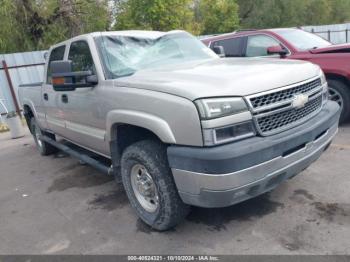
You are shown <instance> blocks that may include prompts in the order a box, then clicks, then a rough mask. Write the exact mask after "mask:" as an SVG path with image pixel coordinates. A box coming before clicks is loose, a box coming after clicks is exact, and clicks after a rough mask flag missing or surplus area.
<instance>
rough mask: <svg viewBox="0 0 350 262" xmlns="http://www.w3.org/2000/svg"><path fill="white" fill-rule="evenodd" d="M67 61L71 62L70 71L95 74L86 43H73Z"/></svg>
mask: <svg viewBox="0 0 350 262" xmlns="http://www.w3.org/2000/svg"><path fill="white" fill-rule="evenodd" d="M68 60H71V61H72V71H73V72H77V71H92V72H95V67H94V62H93V59H92V56H91V52H90V48H89V45H88V43H87V42H86V41H77V42H73V43H72V44H71V46H70V50H69V55H68Z"/></svg>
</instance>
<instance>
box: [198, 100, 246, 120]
mask: <svg viewBox="0 0 350 262" xmlns="http://www.w3.org/2000/svg"><path fill="white" fill-rule="evenodd" d="M195 103H196V105H197V108H198V111H199V115H200V117H201V119H204V120H206V119H213V118H218V117H223V116H228V115H233V114H237V113H240V112H243V111H248V108H247V105H246V103H245V102H244V100H243V99H242V98H239V97H231V98H207V99H200V100H197V101H195Z"/></svg>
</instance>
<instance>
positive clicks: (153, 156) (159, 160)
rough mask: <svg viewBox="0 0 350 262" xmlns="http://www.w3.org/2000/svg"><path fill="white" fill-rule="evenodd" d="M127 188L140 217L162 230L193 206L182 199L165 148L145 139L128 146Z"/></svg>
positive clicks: (124, 169) (124, 163) (125, 156)
mask: <svg viewBox="0 0 350 262" xmlns="http://www.w3.org/2000/svg"><path fill="white" fill-rule="evenodd" d="M121 167H122V168H121V173H122V180H123V185H124V188H125V191H126V193H127V195H128V198H129V201H130V203H131V205H132V207H133V208H134V209H135V210H136V213H137V214H138V216H139V217H140V218H141V219H142V220H143V221H144V222H145V223H146V224H148V225H149V226H151V227H152V228H154V229H156V230H159V231H163V230H168V229H170V228H172V227H174V226H176V225H177V224H179V223H180V222H181V221H182V220H183V219H184V218H185V217H186V216H187V214H188V213H189V210H190V207H189V206H188V205H186V204H185V203H183V202H182V200H181V199H180V196H179V194H178V191H177V188H176V185H175V182H174V179H173V176H172V173H171V170H170V168H169V164H168V160H167V154H166V147H165V146H164V145H163V144H161V142H157V141H153V140H143V141H139V142H136V143H135V144H132V145H131V146H129V147H128V148H126V149H125V151H124V152H123V155H122V159H121Z"/></svg>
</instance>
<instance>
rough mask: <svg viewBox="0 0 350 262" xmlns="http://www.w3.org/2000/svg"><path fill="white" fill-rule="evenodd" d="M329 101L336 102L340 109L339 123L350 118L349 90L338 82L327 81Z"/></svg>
mask: <svg viewBox="0 0 350 262" xmlns="http://www.w3.org/2000/svg"><path fill="white" fill-rule="evenodd" d="M328 86H329V99H330V100H332V101H334V102H337V103H338V105H339V106H340V108H341V115H340V120H339V123H344V122H345V121H346V120H348V119H349V117H350V88H349V87H348V86H347V85H345V84H344V83H343V82H341V81H339V80H328Z"/></svg>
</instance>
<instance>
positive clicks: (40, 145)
mask: <svg viewBox="0 0 350 262" xmlns="http://www.w3.org/2000/svg"><path fill="white" fill-rule="evenodd" d="M35 139H36V142H37V144H38V146H39V147H40V148H41V147H42V146H43V142H42V141H41V132H40V130H39V128H38V127H37V126H35Z"/></svg>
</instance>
